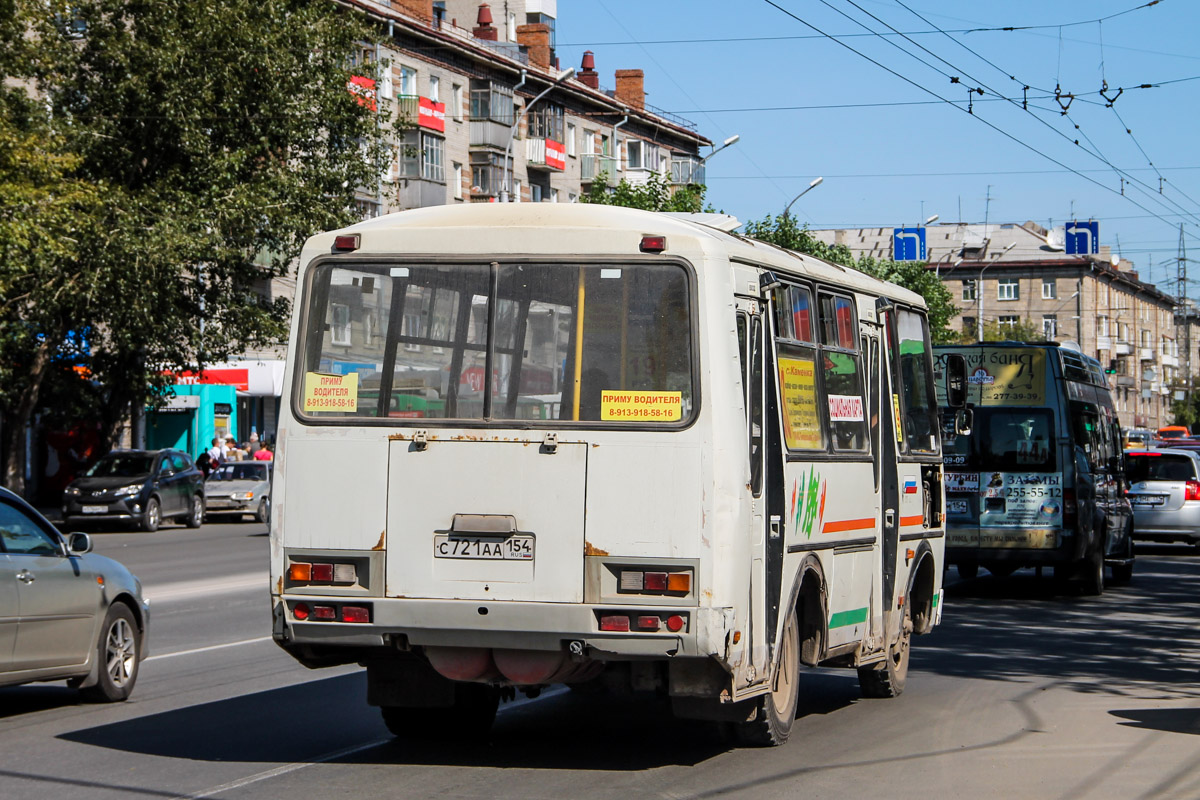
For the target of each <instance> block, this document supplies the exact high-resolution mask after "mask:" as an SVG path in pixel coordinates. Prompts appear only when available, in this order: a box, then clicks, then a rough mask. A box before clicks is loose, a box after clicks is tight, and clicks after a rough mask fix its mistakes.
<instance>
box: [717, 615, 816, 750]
mask: <svg viewBox="0 0 1200 800" xmlns="http://www.w3.org/2000/svg"><path fill="white" fill-rule="evenodd" d="M799 681H800V622H799V620H798V619H797V617H796V612H795V610H793V611H792V613H791V614H789V615H788V619H787V622H786V623H785V624H784V626H783V635H782V636H781V637H780V640H779V663H778V665H777V666H776V668H775V676H774V678H773V680H772V681H771V691H770V692H768V693H767V694H764V695H762V696H760V697H759V698H758V699H757V700H755V701H754V702H755V703H756V705H755V709H754V719H752V720H749V721H748V722H735V723H731V732H732V734H733V738H734V740H735V741H737V743H738V744H741V745H749V746H752V747H775V746H778V745H781V744H783V743H784V742H786V741H787V740H788V736H789V735H790V734H791V732H792V723H794V722H795V721H796V703H797V701H798V699H799V697H800V686H799Z"/></svg>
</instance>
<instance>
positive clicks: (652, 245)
mask: <svg viewBox="0 0 1200 800" xmlns="http://www.w3.org/2000/svg"><path fill="white" fill-rule="evenodd" d="M666 249H667V237H665V236H649V235H646V236H643V237H642V244H641V251H642V252H643V253H661V252H662V251H663V250H666Z"/></svg>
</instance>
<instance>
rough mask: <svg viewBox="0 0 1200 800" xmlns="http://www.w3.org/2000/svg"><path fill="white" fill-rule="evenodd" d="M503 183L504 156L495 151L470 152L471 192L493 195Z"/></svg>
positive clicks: (485, 195) (497, 192) (487, 195)
mask: <svg viewBox="0 0 1200 800" xmlns="http://www.w3.org/2000/svg"><path fill="white" fill-rule="evenodd" d="M503 185H504V156H503V154H497V153H486V152H482V151H473V152H472V153H471V194H474V195H481V196H484V197H494V196H496V195H498V194H500V189H501V187H502V186H503Z"/></svg>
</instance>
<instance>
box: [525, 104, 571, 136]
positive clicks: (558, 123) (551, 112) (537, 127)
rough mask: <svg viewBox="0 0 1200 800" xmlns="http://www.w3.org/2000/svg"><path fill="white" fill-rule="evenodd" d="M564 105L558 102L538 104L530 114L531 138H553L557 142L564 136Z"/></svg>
mask: <svg viewBox="0 0 1200 800" xmlns="http://www.w3.org/2000/svg"><path fill="white" fill-rule="evenodd" d="M563 113H564V112H563V107H562V106H560V105H559V104H558V103H546V104H545V105H541V106H537V107H536V110H534V111H532V112H531V113H530V114H529V136H530V138H531V139H553V140H554V141H556V142H560V141H562V138H563Z"/></svg>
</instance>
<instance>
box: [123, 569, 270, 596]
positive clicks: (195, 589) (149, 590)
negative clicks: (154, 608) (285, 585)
mask: <svg viewBox="0 0 1200 800" xmlns="http://www.w3.org/2000/svg"><path fill="white" fill-rule="evenodd" d="M270 586H271V578H270V576H269V575H268V574H267V573H266V572H247V573H243V574H241V575H230V576H228V577H225V578H206V579H204V580H196V581H175V582H173V583H163V584H158V585H157V586H146V587H145V588H144V589H143V590H142V591H143V593H144V594H145V595H146V596H147V597H149V598H150V601H151V602H154V601H158V602H164V601H168V600H180V599H183V598H187V597H211V596H213V595H218V594H230V593H233V592H240V591H243V590H245V589H255V588H259V587H261V588H262V589H263V591H264V592H265V591H269V589H270Z"/></svg>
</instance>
